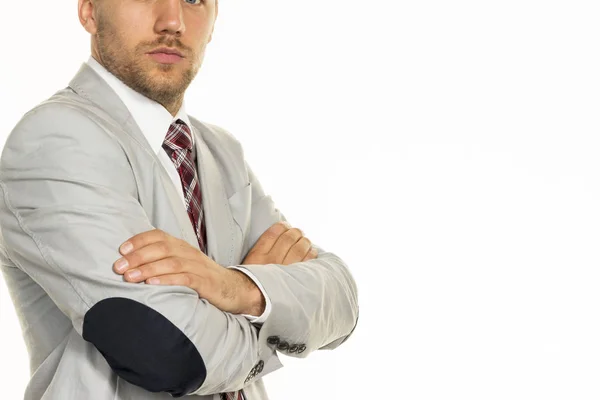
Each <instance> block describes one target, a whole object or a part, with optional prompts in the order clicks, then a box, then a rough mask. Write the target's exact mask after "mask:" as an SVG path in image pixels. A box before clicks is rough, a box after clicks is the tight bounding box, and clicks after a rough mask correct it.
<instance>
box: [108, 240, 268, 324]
mask: <svg viewBox="0 0 600 400" xmlns="http://www.w3.org/2000/svg"><path fill="white" fill-rule="evenodd" d="M127 243H131V245H132V246H133V247H132V248H131V249H130V250H129V251H127V249H126V244H127ZM119 251H120V253H121V254H122V255H123V256H124V257H123V258H122V259H121V260H126V261H127V265H125V266H122V267H121V268H119V267H118V265H117V264H118V261H120V260H118V261H117V262H115V265H114V270H115V272H116V273H118V274H120V275H123V274H124V275H125V279H126V280H127V281H129V282H134V283H139V282H143V281H145V282H146V283H147V284H159V285H181V286H187V287H189V288H192V289H194V290H195V291H196V292H197V293H198V296H199V297H202V298H204V299H206V300H208V301H209V302H210V303H211V304H212V305H214V306H215V307H217V308H219V309H220V310H221V311H225V312H231V313H234V314H251V315H260V314H261V313H262V311H261V309H262V310H264V297H263V295H262V293H261V292H260V289H258V287H256V285H255V284H254V282H253V281H252V280H251V279H250V278H249V277H248V276H247V275H245V274H244V273H242V272H240V271H237V270H234V269H229V268H225V267H222V266H221V265H219V264H217V263H216V262H215V261H214V260H212V259H211V258H210V257H208V256H207V255H206V254H204V253H203V252H201V251H200V250H198V249H197V248H195V247H193V246H191V245H190V244H189V243H187V242H186V241H184V240H181V239H178V238H176V237H174V236H171V235H169V234H168V233H166V232H164V231H161V230H159V229H154V230H151V231H147V232H143V233H140V234H138V235H135V236H133V237H132V238H130V239H129V240H128V241H127V242H125V243H123V245H121V247H120V249H119Z"/></svg>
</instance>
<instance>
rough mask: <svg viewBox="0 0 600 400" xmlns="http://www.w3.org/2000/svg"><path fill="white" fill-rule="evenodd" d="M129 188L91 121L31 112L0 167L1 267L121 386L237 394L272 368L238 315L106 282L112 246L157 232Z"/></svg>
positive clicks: (49, 108)
mask: <svg viewBox="0 0 600 400" xmlns="http://www.w3.org/2000/svg"><path fill="white" fill-rule="evenodd" d="M155 167H156V165H155ZM135 179H136V176H134V174H133V170H132V168H131V165H130V164H129V160H128V158H127V155H126V153H125V152H124V150H123V148H122V147H121V144H120V142H119V141H118V140H117V139H116V138H115V137H113V136H112V135H111V134H110V133H108V132H107V131H106V130H105V129H103V128H101V127H100V126H99V125H97V123H96V122H94V121H93V120H92V119H90V117H88V116H87V115H84V114H83V112H82V111H79V110H78V109H76V108H69V107H66V106H64V105H57V104H53V103H45V104H43V105H41V106H38V107H37V108H35V109H34V110H32V111H31V112H29V113H28V114H26V115H25V116H24V117H23V118H22V119H21V121H19V123H18V124H17V126H16V127H15V129H14V130H13V131H12V132H11V134H10V135H9V137H8V138H7V141H6V143H5V146H4V149H3V152H2V157H1V159H0V197H1V199H0V229H1V230H2V235H3V238H4V245H5V248H6V250H7V252H8V254H9V256H10V258H11V259H12V260H13V262H14V263H15V264H16V265H17V266H18V267H19V268H20V269H22V270H23V271H25V272H26V273H27V274H28V275H29V276H30V277H31V278H32V279H33V280H35V282H37V283H38V284H39V285H40V286H41V287H42V288H43V289H44V290H45V291H46V293H47V294H48V295H49V296H50V298H51V299H52V300H53V301H54V303H55V304H56V305H57V306H58V307H59V308H60V310H61V311H62V312H63V313H64V314H65V315H66V316H67V317H68V318H70V320H71V321H72V324H73V327H74V329H75V330H76V331H77V332H78V333H79V334H80V335H81V336H82V337H83V338H84V339H85V340H86V341H88V342H91V343H92V344H93V345H94V346H95V347H96V348H97V349H98V350H99V351H100V352H101V353H102V355H103V356H104V357H105V359H106V360H107V362H108V363H109V365H110V366H111V367H112V368H113V370H114V371H115V372H116V373H117V374H118V375H119V376H120V377H121V378H123V379H125V380H126V381H128V382H130V383H132V384H135V385H138V386H140V387H142V388H144V389H146V390H148V391H151V392H168V393H170V394H171V395H172V396H173V397H181V396H183V395H188V394H198V395H205V394H212V393H219V392H224V391H231V390H237V389H241V388H243V386H244V383H245V382H246V379H247V377H248V376H249V374H250V373H251V372H252V371H256V370H257V365H260V370H261V372H262V373H263V375H264V374H266V373H268V372H270V371H272V370H274V369H277V368H279V367H280V366H281V364H280V363H279V361H278V359H277V355H276V354H275V351H274V350H273V349H272V348H270V347H269V346H268V345H267V344H266V341H259V340H258V333H259V332H258V328H257V327H256V326H254V325H253V324H251V323H250V322H249V321H248V320H246V318H244V317H243V316H241V315H233V314H230V313H225V312H222V311H220V310H219V309H217V308H216V307H214V306H213V305H211V304H210V303H208V302H207V301H206V300H205V299H201V298H199V297H198V295H197V293H196V292H195V291H194V290H192V289H190V288H187V287H184V286H159V285H146V284H144V283H129V282H126V281H125V280H124V279H123V276H121V275H119V274H116V273H115V272H113V269H112V265H113V264H114V262H115V261H116V260H117V259H118V258H120V257H121V255H120V254H119V250H118V249H119V246H120V245H121V244H122V243H123V242H124V241H126V240H127V239H129V238H130V237H132V236H134V235H136V234H139V233H141V232H145V231H149V230H152V229H155V227H154V226H152V224H151V223H150V221H149V218H148V216H147V215H146V213H145V211H144V209H143V208H142V206H141V204H140V202H139V200H138V194H137V186H136V184H135ZM168 233H169V234H171V235H173V236H176V237H181V235H180V234H179V232H168ZM263 365H264V369H263Z"/></svg>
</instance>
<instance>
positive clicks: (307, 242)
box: [300, 236, 312, 247]
mask: <svg viewBox="0 0 600 400" xmlns="http://www.w3.org/2000/svg"><path fill="white" fill-rule="evenodd" d="M300 241H302V244H303V245H304V246H305V247H311V246H312V242H311V241H310V239H309V238H307V237H306V236H303V237H302V239H300Z"/></svg>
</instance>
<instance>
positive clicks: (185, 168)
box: [162, 119, 246, 400]
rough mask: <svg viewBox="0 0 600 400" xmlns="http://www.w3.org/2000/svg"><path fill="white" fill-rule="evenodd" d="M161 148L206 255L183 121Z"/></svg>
mask: <svg viewBox="0 0 600 400" xmlns="http://www.w3.org/2000/svg"><path fill="white" fill-rule="evenodd" d="M162 147H163V149H165V151H166V152H167V155H168V156H169V158H170V159H171V161H173V164H175V168H177V171H178V172H179V177H180V178H181V186H182V188H183V193H184V198H185V206H186V208H187V212H188V216H189V217H190V220H191V222H192V225H193V226H194V232H196V237H197V238H198V244H199V245H200V250H202V252H203V253H204V254H206V227H205V225H204V210H203V208H202V192H201V190H200V182H199V179H198V173H197V171H196V167H195V165H194V160H193V159H192V133H191V131H190V128H189V127H188V126H187V125H186V123H185V122H184V121H182V120H180V119H178V120H177V121H175V122H173V123H172V124H171V126H170V127H169V131H168V132H167V136H166V137H165V141H164V142H163V146H162ZM221 399H222V400H246V398H245V397H244V395H243V393H242V391H241V390H240V391H235V392H230V393H221Z"/></svg>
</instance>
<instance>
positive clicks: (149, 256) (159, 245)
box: [113, 241, 172, 274]
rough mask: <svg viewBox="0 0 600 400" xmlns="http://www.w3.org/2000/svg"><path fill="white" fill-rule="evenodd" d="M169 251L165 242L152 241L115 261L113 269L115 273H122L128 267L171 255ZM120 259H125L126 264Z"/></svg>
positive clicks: (134, 266) (135, 266) (138, 265)
mask: <svg viewBox="0 0 600 400" xmlns="http://www.w3.org/2000/svg"><path fill="white" fill-rule="evenodd" d="M170 253H171V251H170V246H169V244H168V243H167V242H164V241H161V242H154V243H151V244H149V245H147V246H145V247H142V248H138V249H137V250H135V251H133V252H132V253H129V254H127V255H126V256H123V257H122V258H120V259H119V260H117V261H116V262H115V264H114V265H113V269H114V270H115V272H116V273H118V274H123V273H124V272H125V271H128V270H130V269H133V268H137V267H140V266H142V265H144V264H148V263H151V262H154V261H159V260H162V259H163V258H167V257H170V256H171V255H172V254H170ZM122 260H125V261H127V262H126V264H123V263H122V262H121V261H122Z"/></svg>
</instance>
